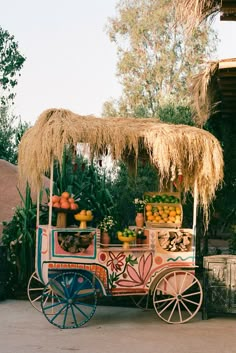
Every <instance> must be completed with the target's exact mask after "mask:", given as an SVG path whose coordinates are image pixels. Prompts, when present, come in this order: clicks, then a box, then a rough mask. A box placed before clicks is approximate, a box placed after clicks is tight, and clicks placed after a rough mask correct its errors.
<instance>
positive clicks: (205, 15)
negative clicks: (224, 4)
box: [176, 0, 221, 31]
mask: <svg viewBox="0 0 236 353" xmlns="http://www.w3.org/2000/svg"><path fill="white" fill-rule="evenodd" d="M220 7H221V0H178V1H176V15H177V18H179V20H180V22H181V23H182V24H184V25H185V27H186V29H187V30H188V31H192V30H193V29H194V28H197V27H198V26H199V25H200V24H201V23H202V22H203V21H204V20H206V19H210V20H211V19H212V18H213V17H214V15H216V14H217V13H218V12H219V11H220Z"/></svg>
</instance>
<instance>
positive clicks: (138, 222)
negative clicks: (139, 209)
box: [135, 213, 144, 228]
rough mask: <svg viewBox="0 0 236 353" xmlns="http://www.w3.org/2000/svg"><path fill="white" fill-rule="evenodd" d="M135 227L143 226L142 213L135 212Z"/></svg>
mask: <svg viewBox="0 0 236 353" xmlns="http://www.w3.org/2000/svg"><path fill="white" fill-rule="evenodd" d="M135 223H136V227H138V228H142V227H143V226H144V215H143V213H137V215H136V217H135Z"/></svg>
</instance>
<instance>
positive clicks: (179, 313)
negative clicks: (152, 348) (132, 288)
mask: <svg viewBox="0 0 236 353" xmlns="http://www.w3.org/2000/svg"><path fill="white" fill-rule="evenodd" d="M202 297H203V294H202V287H201V284H200V282H199V280H198V279H197V278H196V277H195V275H194V274H193V273H191V272H190V271H184V270H175V271H172V272H170V273H167V274H165V275H164V276H163V277H162V278H161V279H160V280H159V281H158V283H157V284H156V287H155V290H154V293H153V306H154V308H155V310H156V313H157V315H158V316H159V317H160V318H161V319H162V320H164V321H166V322H168V323H169V324H181V323H184V322H187V321H189V320H191V319H192V318H193V317H194V316H195V315H196V314H197V312H198V311H199V309H200V307H201V304H202Z"/></svg>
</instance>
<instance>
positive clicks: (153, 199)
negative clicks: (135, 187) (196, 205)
mask: <svg viewBox="0 0 236 353" xmlns="http://www.w3.org/2000/svg"><path fill="white" fill-rule="evenodd" d="M144 200H145V201H146V204H145V212H144V218H145V223H146V226H147V227H150V228H153V227H154V228H155V227H156V228H159V227H160V228H165V227H168V228H179V227H181V225H182V221H183V208H182V204H181V203H180V193H178V192H147V193H145V194H144Z"/></svg>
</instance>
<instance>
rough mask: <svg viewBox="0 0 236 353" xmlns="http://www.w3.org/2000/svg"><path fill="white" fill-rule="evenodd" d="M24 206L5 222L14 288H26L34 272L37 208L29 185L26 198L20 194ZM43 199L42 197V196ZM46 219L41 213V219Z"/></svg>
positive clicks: (5, 243)
mask: <svg viewBox="0 0 236 353" xmlns="http://www.w3.org/2000/svg"><path fill="white" fill-rule="evenodd" d="M19 194H20V197H21V201H22V205H20V206H17V207H16V208H15V213H14V215H13V218H12V220H11V221H10V222H3V224H4V229H3V236H2V242H3V244H4V245H6V246H7V248H8V255H9V263H10V268H11V272H12V273H13V274H14V277H13V278H12V283H11V284H12V286H13V287H17V286H19V287H22V288H25V287H26V284H27V283H28V279H29V277H30V275H31V274H32V272H33V271H34V253H35V235H36V214H37V207H36V204H35V203H33V201H32V198H31V191H30V187H29V186H28V185H27V186H26V190H25V197H23V195H22V194H21V193H20V191H19ZM40 198H41V196H40ZM44 217H46V215H45V213H44V212H41V213H40V219H41V220H42V219H43V218H44Z"/></svg>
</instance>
